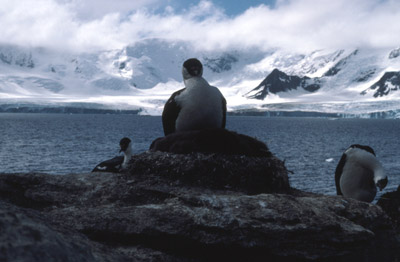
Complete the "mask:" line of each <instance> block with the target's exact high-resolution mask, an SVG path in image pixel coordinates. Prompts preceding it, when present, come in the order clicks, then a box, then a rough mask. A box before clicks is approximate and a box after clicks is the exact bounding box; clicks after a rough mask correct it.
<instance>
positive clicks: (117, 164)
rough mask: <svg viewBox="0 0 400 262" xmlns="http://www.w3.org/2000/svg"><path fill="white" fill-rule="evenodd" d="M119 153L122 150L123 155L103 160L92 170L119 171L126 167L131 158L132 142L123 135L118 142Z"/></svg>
mask: <svg viewBox="0 0 400 262" xmlns="http://www.w3.org/2000/svg"><path fill="white" fill-rule="evenodd" d="M119 146H120V151H119V152H120V153H121V152H122V153H123V154H124V155H123V156H116V157H114V158H111V159H109V160H106V161H103V162H101V163H100V164H98V165H97V166H96V167H95V168H94V169H93V170H92V172H113V173H119V172H121V171H122V170H123V169H126V168H127V166H128V163H129V161H130V160H131V158H132V143H131V140H130V139H129V138H127V137H124V138H122V139H121V140H120V142H119Z"/></svg>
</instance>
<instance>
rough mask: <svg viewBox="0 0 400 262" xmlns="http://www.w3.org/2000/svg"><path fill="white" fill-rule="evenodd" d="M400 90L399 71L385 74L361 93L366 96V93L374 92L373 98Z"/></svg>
mask: <svg viewBox="0 0 400 262" xmlns="http://www.w3.org/2000/svg"><path fill="white" fill-rule="evenodd" d="M399 89H400V71H397V72H396V71H394V72H385V74H384V75H383V76H382V77H381V78H380V79H379V80H378V82H376V83H375V84H373V85H372V86H370V87H369V88H368V89H366V90H364V91H362V92H361V95H366V94H367V93H368V92H372V91H373V92H374V97H384V96H387V95H389V94H390V93H393V92H395V91H398V90H399Z"/></svg>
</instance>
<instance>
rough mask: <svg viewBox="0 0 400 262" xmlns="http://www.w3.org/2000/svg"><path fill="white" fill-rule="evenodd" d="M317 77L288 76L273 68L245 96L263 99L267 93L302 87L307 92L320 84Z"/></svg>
mask: <svg viewBox="0 0 400 262" xmlns="http://www.w3.org/2000/svg"><path fill="white" fill-rule="evenodd" d="M319 82H320V80H319V79H318V78H309V77H306V76H304V77H298V76H289V75H287V74H285V73H284V72H282V71H279V70H278V69H274V70H273V71H272V72H271V73H270V74H269V75H268V76H267V77H266V78H265V79H264V80H263V81H262V82H261V83H260V84H259V85H258V86H257V87H256V88H254V89H253V90H251V91H250V92H249V93H247V94H246V95H245V96H246V97H248V98H255V99H260V100H263V99H265V97H267V95H268V94H269V93H272V94H277V93H279V92H287V91H290V90H297V88H303V89H304V90H306V91H308V92H315V91H317V90H318V89H319V88H320V87H321V86H320V83H319Z"/></svg>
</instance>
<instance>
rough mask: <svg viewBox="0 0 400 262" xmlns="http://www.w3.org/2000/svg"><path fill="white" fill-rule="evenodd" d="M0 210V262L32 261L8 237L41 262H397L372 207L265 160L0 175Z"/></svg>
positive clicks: (386, 225)
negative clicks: (308, 186) (302, 187)
mask: <svg viewBox="0 0 400 262" xmlns="http://www.w3.org/2000/svg"><path fill="white" fill-rule="evenodd" d="M0 201H2V202H1V203H4V204H1V205H0V209H1V212H0V214H5V213H6V214H7V215H0V231H1V232H6V235H7V237H3V238H2V244H1V250H2V251H4V250H6V251H7V252H6V253H3V254H6V255H5V258H4V260H6V261H12V258H18V259H19V260H20V261H29V258H30V257H31V256H32V255H33V253H34V251H31V252H27V253H25V252H23V251H22V250H21V249H20V248H13V245H14V244H15V243H16V241H15V239H20V240H18V241H24V248H25V249H28V250H29V249H30V250H35V248H41V250H43V252H44V253H46V254H47V252H49V254H47V255H43V259H42V260H41V261H54V253H52V252H53V251H52V250H60V249H62V251H60V252H61V253H60V254H61V255H60V257H59V259H58V261H92V260H93V259H95V261H131V260H133V261H204V260H210V261H216V260H225V261H231V260H232V261H243V260H246V261H266V260H272V261H350V260H351V261H377V260H379V261H395V260H396V259H397V260H398V259H400V254H399V250H400V245H399V242H398V240H397V239H396V237H397V236H398V235H396V232H395V231H394V229H393V225H392V222H391V220H390V219H389V217H388V216H387V215H386V213H385V212H384V211H383V210H382V209H381V208H380V207H379V206H377V205H373V204H370V203H363V202H359V201H356V200H352V199H347V198H343V197H340V196H323V195H317V194H311V193H306V192H301V191H298V190H296V189H293V188H290V186H289V184H288V182H287V170H286V168H285V167H284V165H283V163H282V161H280V160H279V159H276V158H275V157H273V156H270V157H249V156H241V155H221V154H203V153H191V154H173V153H167V152H145V153H142V154H139V155H136V156H134V158H133V159H132V161H131V163H130V168H129V169H128V171H127V172H126V173H122V174H113V173H89V174H70V175H63V176H56V175H48V174H34V173H30V174H1V175H0ZM13 215H14V216H16V217H17V218H18V219H14V220H11V218H10V217H12V216H13ZM10 221H11V222H10ZM27 224H31V225H32V226H31V228H36V230H37V231H39V232H40V233H32V234H31V235H29V234H28V233H23V231H21V230H22V229H24V228H27V230H28V231H29V230H30V229H29V227H26V225H27ZM5 227H7V228H8V229H7V231H5ZM38 234H40V235H42V236H45V238H46V239H48V240H46V241H45V239H44V238H43V237H42V238H38V237H37V235H38ZM0 253H1V252H0ZM15 254H17V255H15ZM68 254H69V255H68ZM3 256H4V255H3ZM2 258H3V257H2ZM0 260H1V259H0ZM33 261H36V260H33Z"/></svg>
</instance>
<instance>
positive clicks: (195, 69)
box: [183, 58, 203, 76]
mask: <svg viewBox="0 0 400 262" xmlns="http://www.w3.org/2000/svg"><path fill="white" fill-rule="evenodd" d="M183 67H184V68H185V69H186V71H187V72H188V73H189V75H191V76H202V75H203V65H202V64H201V62H200V61H199V60H197V59H196V58H190V59H188V60H186V61H185V62H184V63H183Z"/></svg>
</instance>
